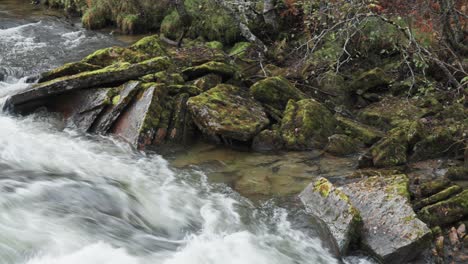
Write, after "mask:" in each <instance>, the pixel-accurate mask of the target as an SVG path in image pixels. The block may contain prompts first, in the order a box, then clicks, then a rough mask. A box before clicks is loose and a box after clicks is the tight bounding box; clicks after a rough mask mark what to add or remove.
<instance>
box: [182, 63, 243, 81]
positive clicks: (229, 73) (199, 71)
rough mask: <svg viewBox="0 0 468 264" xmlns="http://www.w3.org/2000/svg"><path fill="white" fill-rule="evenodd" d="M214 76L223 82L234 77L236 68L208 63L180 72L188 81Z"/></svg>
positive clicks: (224, 64)
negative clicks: (217, 76)
mask: <svg viewBox="0 0 468 264" xmlns="http://www.w3.org/2000/svg"><path fill="white" fill-rule="evenodd" d="M210 73H213V74H216V75H219V76H221V77H222V78H223V79H224V80H227V79H229V78H232V77H234V75H235V74H236V68H235V67H234V66H232V65H230V64H227V63H224V62H217V61H210V62H207V63H204V64H202V65H198V66H194V67H189V68H186V69H184V70H183V71H182V74H184V75H185V76H186V77H187V78H186V79H188V80H193V79H196V78H198V77H202V76H204V75H207V74H210Z"/></svg>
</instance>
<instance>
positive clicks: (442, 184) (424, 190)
mask: <svg viewBox="0 0 468 264" xmlns="http://www.w3.org/2000/svg"><path fill="white" fill-rule="evenodd" d="M449 185H450V180H449V179H447V178H445V177H443V178H439V179H435V180H432V181H427V182H424V183H422V184H421V186H419V194H420V196H421V197H428V196H431V195H433V194H436V193H438V192H440V191H442V190H443V189H445V188H447V187H448V186H449Z"/></svg>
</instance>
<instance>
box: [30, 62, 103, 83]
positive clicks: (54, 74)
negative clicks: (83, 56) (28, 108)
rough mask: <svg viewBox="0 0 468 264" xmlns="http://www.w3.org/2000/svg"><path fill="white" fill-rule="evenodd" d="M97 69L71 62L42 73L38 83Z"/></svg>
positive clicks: (93, 66)
mask: <svg viewBox="0 0 468 264" xmlns="http://www.w3.org/2000/svg"><path fill="white" fill-rule="evenodd" d="M98 69H99V67H98V66H95V65H92V64H89V63H86V62H72V63H67V64H64V65H63V66H60V67H58V68H56V69H53V70H51V71H48V72H46V73H43V74H42V76H41V78H40V80H39V82H46V81H50V80H52V79H56V78H60V77H64V76H67V75H75V74H79V73H82V72H86V71H94V70H98Z"/></svg>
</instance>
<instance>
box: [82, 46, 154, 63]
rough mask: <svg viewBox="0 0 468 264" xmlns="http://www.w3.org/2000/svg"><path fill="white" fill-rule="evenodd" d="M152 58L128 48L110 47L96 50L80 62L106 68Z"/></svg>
mask: <svg viewBox="0 0 468 264" xmlns="http://www.w3.org/2000/svg"><path fill="white" fill-rule="evenodd" d="M151 57H152V56H150V55H148V54H145V53H142V52H138V51H135V50H132V49H129V48H123V47H110V48H105V49H100V50H97V51H95V52H93V53H91V54H90V55H88V56H86V57H85V58H84V59H83V60H82V62H84V63H89V64H92V65H97V66H100V67H107V66H109V65H112V64H114V63H117V62H128V63H138V62H142V61H145V60H148V59H150V58H151Z"/></svg>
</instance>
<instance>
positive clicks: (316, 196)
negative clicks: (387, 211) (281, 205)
mask: <svg viewBox="0 0 468 264" xmlns="http://www.w3.org/2000/svg"><path fill="white" fill-rule="evenodd" d="M299 198H300V199H301V201H302V203H303V204H304V206H305V207H306V210H307V212H308V213H310V214H313V215H314V216H316V217H318V218H319V219H321V220H322V221H323V222H324V223H325V224H326V226H327V227H328V229H330V232H331V234H332V235H333V237H334V239H335V240H336V242H337V245H338V248H339V250H340V253H341V254H342V255H345V254H346V253H347V251H348V248H349V245H350V244H351V243H353V242H356V241H357V239H358V236H359V232H360V228H361V225H362V220H361V217H360V214H359V212H358V210H356V208H354V206H353V205H352V204H351V203H350V201H349V198H348V196H347V195H345V194H344V193H343V192H342V191H341V190H340V189H339V188H337V187H335V186H334V185H333V184H332V183H330V182H329V181H328V180H327V179H325V178H319V179H317V181H315V182H313V183H311V184H310V185H309V186H307V188H306V189H305V190H304V191H302V193H301V194H300V195H299Z"/></svg>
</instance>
